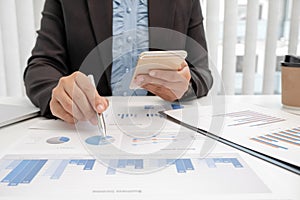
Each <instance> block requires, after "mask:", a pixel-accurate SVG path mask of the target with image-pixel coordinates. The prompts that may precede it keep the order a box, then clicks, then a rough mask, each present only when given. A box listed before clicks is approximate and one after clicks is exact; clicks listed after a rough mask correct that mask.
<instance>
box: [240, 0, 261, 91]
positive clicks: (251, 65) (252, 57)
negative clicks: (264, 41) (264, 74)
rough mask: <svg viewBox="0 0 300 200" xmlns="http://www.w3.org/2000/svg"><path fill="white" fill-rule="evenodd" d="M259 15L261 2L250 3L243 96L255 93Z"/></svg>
mask: <svg viewBox="0 0 300 200" xmlns="http://www.w3.org/2000/svg"><path fill="white" fill-rule="evenodd" d="M258 14H259V0H251V1H248V4H247V18H246V38H245V56H244V62H243V94H253V93H254V84H255V67H256V41H257V24H258Z"/></svg>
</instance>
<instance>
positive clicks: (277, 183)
mask: <svg viewBox="0 0 300 200" xmlns="http://www.w3.org/2000/svg"><path fill="white" fill-rule="evenodd" d="M151 98H153V97H151ZM199 101H200V102H205V101H206V99H205V98H204V99H201V100H199ZM226 101H230V102H248V103H252V104H256V105H260V106H264V107H268V108H271V109H282V106H281V98H280V96H276V95H267V96H259V95H258V96H227V97H226ZM24 102H25V103H28V100H24V99H16V98H3V99H1V100H0V103H8V104H20V103H21V104H22V103H24ZM39 120H40V118H35V119H31V120H27V121H24V122H21V123H18V124H14V125H11V126H8V127H4V128H1V129H0V155H1V154H2V155H3V154H5V151H6V150H7V149H8V148H9V147H10V144H13V143H14V142H15V141H16V140H17V139H18V138H20V137H22V136H23V135H24V134H25V132H26V131H24V130H26V129H28V127H30V126H31V125H33V124H34V123H36V122H38V121H39ZM216 149H230V150H231V151H232V149H231V148H230V147H227V146H225V145H223V144H218V145H217V147H216ZM239 154H240V155H241V156H242V157H243V158H244V160H246V162H247V163H248V164H249V165H250V167H251V168H252V169H253V170H254V171H255V173H257V175H258V176H259V177H260V178H261V179H262V180H263V181H264V183H265V184H266V185H267V186H268V187H269V188H270V189H271V190H272V192H273V193H275V194H280V195H283V196H284V195H287V196H289V197H291V198H292V199H294V200H299V199H300V177H299V176H297V175H295V174H293V173H290V172H288V171H286V170H284V169H281V168H279V167H277V166H274V165H272V164H269V163H267V162H264V161H262V160H260V159H257V158H255V157H252V156H250V155H248V154H246V153H243V152H239ZM299 156H300V155H299ZM0 194H1V193H0ZM0 199H1V196H0Z"/></svg>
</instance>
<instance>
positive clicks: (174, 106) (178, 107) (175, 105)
mask: <svg viewBox="0 0 300 200" xmlns="http://www.w3.org/2000/svg"><path fill="white" fill-rule="evenodd" d="M171 106H172V109H173V110H177V109H182V108H184V107H183V106H182V105H180V104H171Z"/></svg>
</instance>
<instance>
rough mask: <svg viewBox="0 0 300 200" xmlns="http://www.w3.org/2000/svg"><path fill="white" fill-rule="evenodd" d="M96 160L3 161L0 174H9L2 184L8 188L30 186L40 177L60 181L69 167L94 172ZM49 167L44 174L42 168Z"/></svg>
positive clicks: (2, 180)
mask: <svg viewBox="0 0 300 200" xmlns="http://www.w3.org/2000/svg"><path fill="white" fill-rule="evenodd" d="M94 164H95V160H92V159H86V160H85V159H78V160H67V159H66V160H64V159H63V160H60V159H58V160H48V159H31V160H29V159H28V160H27V159H26V160H1V165H0V172H7V174H6V175H5V176H4V177H3V178H2V179H1V181H0V183H1V184H6V185H7V186H18V185H20V184H23V185H26V184H27V185H28V184H30V183H31V182H32V181H33V180H34V178H35V177H37V176H38V175H41V176H45V177H49V179H50V180H58V179H60V178H61V176H62V175H63V173H64V172H65V170H66V168H67V167H68V165H76V166H79V167H80V168H81V169H82V170H83V171H86V170H93V167H94ZM45 165H47V168H46V169H45V170H44V172H43V173H40V172H41V171H42V168H43V167H44V166H45Z"/></svg>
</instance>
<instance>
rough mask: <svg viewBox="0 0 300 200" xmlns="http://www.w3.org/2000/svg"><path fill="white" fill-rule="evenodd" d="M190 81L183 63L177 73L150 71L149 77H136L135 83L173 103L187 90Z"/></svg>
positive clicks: (189, 75)
mask: <svg viewBox="0 0 300 200" xmlns="http://www.w3.org/2000/svg"><path fill="white" fill-rule="evenodd" d="M190 79H191V73H190V69H189V66H188V64H187V63H186V62H185V61H184V62H183V63H182V64H181V68H180V69H179V70H178V71H167V70H152V71H150V73H149V75H138V76H137V77H136V78H135V82H136V84H137V85H139V86H140V87H142V88H144V89H146V90H148V91H149V92H151V93H153V94H155V95H157V96H160V97H161V98H162V99H164V100H166V101H175V100H177V99H180V98H181V97H182V96H183V95H184V93H185V92H186V91H187V90H188V87H189V82H190Z"/></svg>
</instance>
